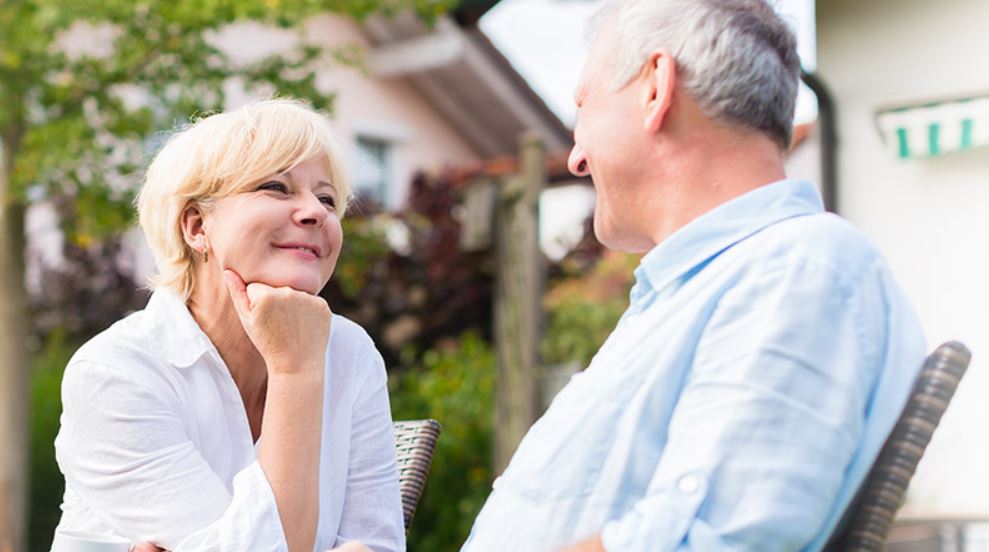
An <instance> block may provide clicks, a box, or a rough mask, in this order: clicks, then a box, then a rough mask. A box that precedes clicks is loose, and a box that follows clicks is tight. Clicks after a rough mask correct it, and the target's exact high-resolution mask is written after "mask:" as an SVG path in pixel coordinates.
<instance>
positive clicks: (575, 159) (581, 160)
mask: <svg viewBox="0 0 989 552" xmlns="http://www.w3.org/2000/svg"><path fill="white" fill-rule="evenodd" d="M567 169H569V170H570V173H571V174H573V175H574V176H587V175H588V174H590V170H588V168H587V154H586V153H585V152H584V149H583V148H581V147H580V146H579V145H577V144H574V146H573V149H572V150H570V157H569V158H568V159H567Z"/></svg>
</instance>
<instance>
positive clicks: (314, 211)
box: [295, 193, 330, 226]
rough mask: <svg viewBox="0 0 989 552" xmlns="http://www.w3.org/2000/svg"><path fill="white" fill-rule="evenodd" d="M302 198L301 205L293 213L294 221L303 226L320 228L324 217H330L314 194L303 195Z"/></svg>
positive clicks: (324, 219)
mask: <svg viewBox="0 0 989 552" xmlns="http://www.w3.org/2000/svg"><path fill="white" fill-rule="evenodd" d="M302 196H303V198H302V200H301V201H302V204H301V205H300V206H299V208H298V209H296V211H295V217H296V220H297V221H298V222H299V224H303V225H315V226H322V224H323V223H324V222H325V221H326V217H328V216H330V213H329V211H328V210H327V208H326V205H324V204H323V202H322V201H320V199H319V197H317V196H316V194H311V193H304V194H302Z"/></svg>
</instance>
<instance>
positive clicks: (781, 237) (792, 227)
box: [739, 213, 883, 271]
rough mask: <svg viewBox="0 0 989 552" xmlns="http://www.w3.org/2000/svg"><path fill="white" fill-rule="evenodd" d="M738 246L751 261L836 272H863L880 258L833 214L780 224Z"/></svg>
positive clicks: (860, 235)
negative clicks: (814, 267)
mask: <svg viewBox="0 0 989 552" xmlns="http://www.w3.org/2000/svg"><path fill="white" fill-rule="evenodd" d="M739 245H740V246H742V247H741V251H739V253H743V254H744V255H746V256H748V257H751V258H752V260H763V261H775V262H776V263H779V264H795V263H812V264H815V265H820V266H821V267H822V268H831V269H834V270H838V271H846V270H855V269H866V268H867V267H871V266H874V265H876V264H877V263H881V262H882V258H883V257H882V254H881V253H880V252H879V249H878V248H877V247H876V245H875V244H874V243H873V242H872V241H871V240H869V238H867V237H866V236H865V234H863V233H862V232H861V231H860V230H858V229H857V228H855V226H853V225H852V224H851V223H850V222H848V221H847V220H845V219H843V218H841V217H839V216H837V215H835V214H833V213H819V214H814V215H805V216H799V217H792V218H789V219H785V220H782V221H779V222H777V223H776V224H773V225H771V226H769V227H767V228H765V229H763V230H762V231H761V232H758V233H756V234H755V235H753V236H751V237H750V239H748V240H745V242H743V243H741V244H739Z"/></svg>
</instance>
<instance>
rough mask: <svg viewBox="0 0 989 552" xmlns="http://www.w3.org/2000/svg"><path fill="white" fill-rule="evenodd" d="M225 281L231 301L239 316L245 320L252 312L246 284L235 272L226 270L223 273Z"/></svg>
mask: <svg viewBox="0 0 989 552" xmlns="http://www.w3.org/2000/svg"><path fill="white" fill-rule="evenodd" d="M223 281H224V282H226V283H227V291H229V292H230V299H231V300H232V301H233V304H234V308H235V309H236V310H237V314H239V315H240V318H241V320H243V319H244V317H245V316H249V315H250V312H251V301H250V299H249V298H248V296H247V286H246V285H245V284H244V280H241V279H240V276H239V275H238V274H237V273H236V272H234V271H233V270H230V269H226V270H224V271H223Z"/></svg>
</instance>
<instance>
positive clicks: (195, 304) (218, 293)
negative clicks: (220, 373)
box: [187, 278, 268, 414]
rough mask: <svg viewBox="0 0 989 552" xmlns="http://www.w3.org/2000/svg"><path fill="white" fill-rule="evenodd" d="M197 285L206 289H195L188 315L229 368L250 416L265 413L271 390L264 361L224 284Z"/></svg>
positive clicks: (203, 282)
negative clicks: (268, 388)
mask: <svg viewBox="0 0 989 552" xmlns="http://www.w3.org/2000/svg"><path fill="white" fill-rule="evenodd" d="M198 282H201V283H202V284H204V285H197V286H196V287H195V288H193V292H192V294H191V295H190V297H189V301H188V302H187V305H188V308H189V312H190V313H191V314H192V317H193V319H195V321H196V323H197V324H199V327H200V328H201V329H202V330H203V333H205V334H206V337H208V338H209V340H210V341H212V342H213V346H214V347H216V350H217V352H219V353H220V358H222V359H223V362H224V363H225V364H226V365H227V369H228V370H229V371H230V376H231V377H232V378H233V380H234V383H235V384H236V385H237V389H238V390H239V391H240V395H241V398H242V399H243V401H244V408H245V409H246V410H247V411H248V414H250V413H251V412H252V411H256V410H261V409H263V407H264V397H265V393H266V390H267V386H268V372H267V368H266V366H265V362H264V358H263V357H262V356H261V354H260V353H259V352H258V350H257V348H256V347H255V346H254V343H253V342H251V339H250V338H249V337H248V336H247V333H246V332H245V331H244V326H243V325H242V324H241V322H240V318H238V316H237V311H235V310H234V306H233V303H232V302H231V300H230V296H229V294H228V292H227V290H226V288H225V287H222V286H223V284H222V283H220V285H219V286H210V285H208V283H207V279H205V278H204V279H197V283H198Z"/></svg>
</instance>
